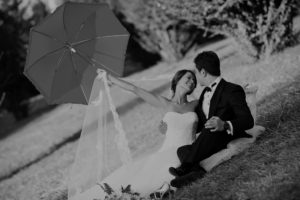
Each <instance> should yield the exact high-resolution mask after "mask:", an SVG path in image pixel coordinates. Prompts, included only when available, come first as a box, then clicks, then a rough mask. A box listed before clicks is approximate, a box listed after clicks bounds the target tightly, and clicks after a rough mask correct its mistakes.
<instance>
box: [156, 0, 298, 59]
mask: <svg viewBox="0 0 300 200" xmlns="http://www.w3.org/2000/svg"><path fill="white" fill-rule="evenodd" d="M295 3H296V0H254V1H245V0H202V1H199V0H189V1H185V0H173V1H164V0H157V6H158V8H160V9H161V10H163V11H165V12H167V13H168V14H169V15H170V16H172V17H174V18H177V19H183V20H186V21H188V22H190V23H192V24H194V25H196V26H198V27H199V28H203V29H206V30H209V31H212V32H214V33H219V34H222V35H225V36H229V37H233V38H234V39H235V41H236V43H237V44H238V47H240V49H241V50H242V52H243V53H244V54H245V55H247V56H248V57H249V58H252V59H260V58H268V57H269V56H270V54H272V53H273V52H275V51H277V50H280V49H281V48H282V47H284V46H285V45H287V44H288V43H289V42H290V41H291V39H292V26H293V20H292V17H293V12H292V10H293V6H294V5H295Z"/></svg>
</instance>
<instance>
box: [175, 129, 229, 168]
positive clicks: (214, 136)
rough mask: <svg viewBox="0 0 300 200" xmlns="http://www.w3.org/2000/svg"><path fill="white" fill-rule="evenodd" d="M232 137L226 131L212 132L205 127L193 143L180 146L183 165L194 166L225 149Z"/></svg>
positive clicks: (179, 151) (179, 150) (178, 153)
mask: <svg viewBox="0 0 300 200" xmlns="http://www.w3.org/2000/svg"><path fill="white" fill-rule="evenodd" d="M231 139H232V138H231V136H230V135H228V134H227V132H226V131H217V132H211V131H210V130H209V129H206V128H203V129H202V131H201V133H200V135H199V136H198V137H197V139H196V140H195V141H194V142H193V143H192V144H191V145H185V146H182V147H179V148H178V150H177V155H178V158H179V160H180V162H181V163H182V165H189V166H194V165H195V164H198V163H199V162H200V161H201V160H204V159H205V158H208V157H210V156H211V155H213V154H214V153H217V152H218V151H220V150H222V149H225V148H226V147H227V144H228V143H229V142H230V141H231Z"/></svg>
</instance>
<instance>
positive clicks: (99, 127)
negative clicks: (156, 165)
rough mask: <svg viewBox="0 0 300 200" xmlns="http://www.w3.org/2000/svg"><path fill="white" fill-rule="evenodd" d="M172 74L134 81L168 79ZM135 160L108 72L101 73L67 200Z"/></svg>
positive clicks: (93, 92) (81, 138)
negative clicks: (117, 109) (110, 86)
mask: <svg viewBox="0 0 300 200" xmlns="http://www.w3.org/2000/svg"><path fill="white" fill-rule="evenodd" d="M170 77H171V76H170V75H163V76H160V77H156V78H154V79H146V78H142V79H139V80H130V81H131V82H134V81H155V80H160V79H161V80H169V79H170ZM131 161H132V155H131V152H130V149H129V145H128V141H127V138H126V134H125V131H124V128H123V125H122V123H121V121H120V119H119V115H118V113H117V112H116V108H115V106H114V103H113V100H112V97H111V94H110V88H109V85H108V81H107V77H106V72H105V71H103V70H98V76H97V77H96V78H95V80H94V83H93V87H92V92H91V95H90V99H89V104H88V106H87V109H86V114H85V118H84V121H83V125H82V130H81V136H80V139H79V143H78V147H77V152H76V156H75V161H74V164H73V166H72V167H71V171H70V174H69V178H68V199H75V197H76V196H77V195H78V194H80V193H83V192H85V191H86V190H88V189H89V188H91V187H92V186H94V185H96V184H97V183H100V182H101V181H102V180H103V179H104V178H106V177H107V176H108V175H110V174H111V173H112V172H114V171H115V170H116V169H117V168H119V167H121V166H122V165H124V164H126V163H129V162H131Z"/></svg>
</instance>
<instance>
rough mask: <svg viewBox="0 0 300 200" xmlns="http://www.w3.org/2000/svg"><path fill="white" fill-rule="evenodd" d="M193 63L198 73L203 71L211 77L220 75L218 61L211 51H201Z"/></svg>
mask: <svg viewBox="0 0 300 200" xmlns="http://www.w3.org/2000/svg"><path fill="white" fill-rule="evenodd" d="M194 63H195V65H196V68H197V69H198V70H199V71H201V69H205V71H207V72H208V73H209V74H211V75H213V76H220V75H221V71H220V59H219V57H218V55H217V54H216V53H215V52H213V51H203V52H201V53H199V54H198V55H197V56H196V58H195V59H194Z"/></svg>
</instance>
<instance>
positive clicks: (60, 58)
mask: <svg viewBox="0 0 300 200" xmlns="http://www.w3.org/2000/svg"><path fill="white" fill-rule="evenodd" d="M66 51H67V49H65V50H64V52H63V53H62V54H61V56H60V57H59V58H58V61H57V64H56V67H55V68H54V76H55V74H56V70H57V68H58V67H59V65H60V63H61V61H62V59H63V57H64V56H65V53H66ZM54 76H53V77H54ZM51 94H52V87H51V92H50V96H51ZM50 100H51V99H50Z"/></svg>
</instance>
